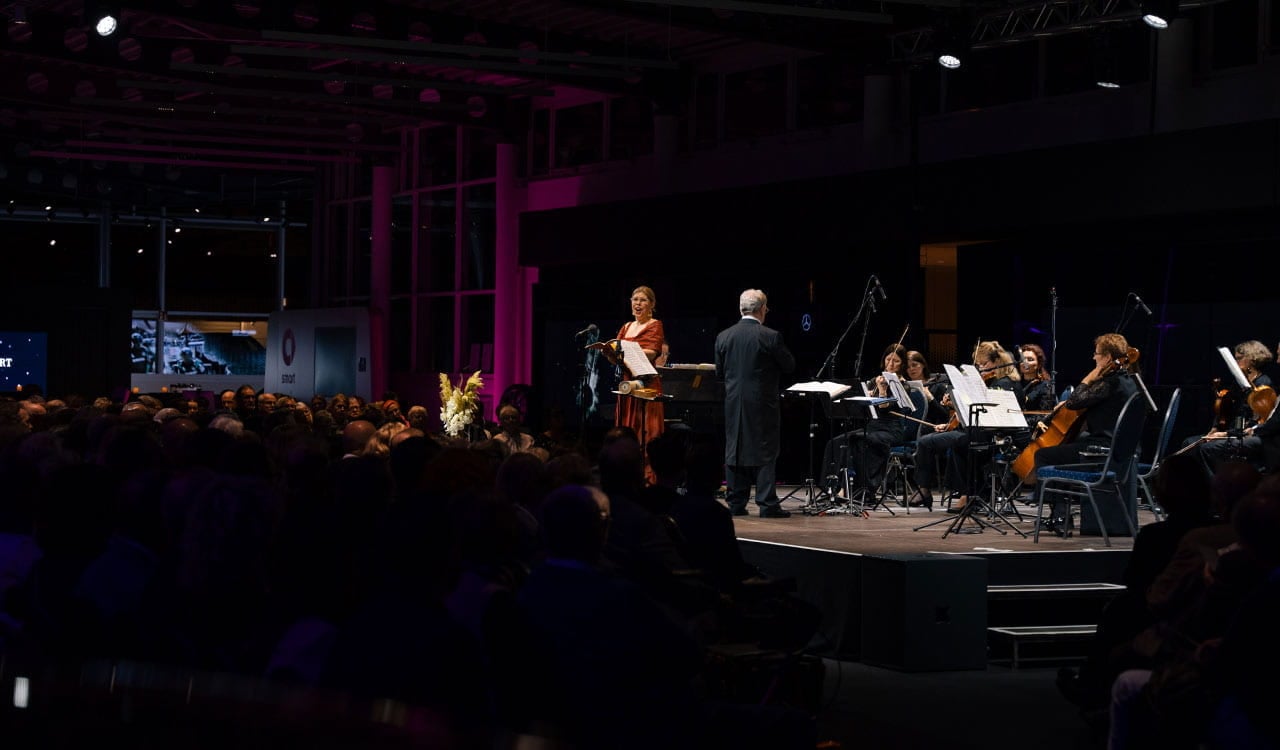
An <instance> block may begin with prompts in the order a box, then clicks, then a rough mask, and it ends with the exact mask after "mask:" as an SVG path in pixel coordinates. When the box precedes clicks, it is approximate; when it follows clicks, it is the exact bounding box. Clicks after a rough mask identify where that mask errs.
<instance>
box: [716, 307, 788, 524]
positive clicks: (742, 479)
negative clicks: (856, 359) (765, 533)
mask: <svg viewBox="0 0 1280 750" xmlns="http://www.w3.org/2000/svg"><path fill="white" fill-rule="evenodd" d="M767 303H768V298H767V297H765V294H764V292H762V291H760V290H759V289H748V290H747V291H745V292H743V293H742V295H741V296H740V297H739V298H738V312H740V313H741V314H742V319H741V320H739V321H738V323H737V325H734V326H730V327H729V328H726V329H725V330H723V331H721V332H720V334H719V335H718V336H716V377H718V378H719V379H720V380H723V381H724V433H725V441H724V461H725V464H726V475H727V479H728V484H729V487H728V495H727V499H728V501H729V509H730V510H731V511H733V514H734V515H736V516H745V515H747V500H748V499H749V498H750V495H751V485H752V484H754V485H755V486H756V505H758V506H760V517H761V518H786V517H787V516H790V515H791V514H790V513H788V512H787V511H785V510H783V509H782V507H781V501H779V500H778V490H777V476H776V473H777V471H776V463H777V459H778V444H779V440H780V439H779V425H780V424H781V422H782V413H781V410H780V408H779V406H778V398H779V392H780V390H781V386H780V383H779V380H780V379H781V376H782V375H783V374H784V373H789V372H791V371H792V370H794V369H795V367H796V358H795V356H794V355H792V354H791V350H790V349H788V348H787V345H786V344H784V343H783V341H782V334H781V333H780V332H778V331H775V330H773V329H772V328H769V327H768V326H766V325H765V324H764V316H765V314H766V313H768V312H769V306H768V304H767Z"/></svg>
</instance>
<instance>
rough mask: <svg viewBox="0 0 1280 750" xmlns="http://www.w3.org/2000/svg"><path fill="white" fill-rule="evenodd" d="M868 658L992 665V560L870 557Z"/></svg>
mask: <svg viewBox="0 0 1280 750" xmlns="http://www.w3.org/2000/svg"><path fill="white" fill-rule="evenodd" d="M861 652H862V653H861V657H862V661H863V662H865V663H867V664H873V665H876V666H882V667H890V668H892V669H901V670H904V671H908V672H942V671H947V670H957V669H986V667H987V561H986V559H985V558H981V557H968V556H964V555H927V554H920V555H886V556H883V557H864V558H862V649H861Z"/></svg>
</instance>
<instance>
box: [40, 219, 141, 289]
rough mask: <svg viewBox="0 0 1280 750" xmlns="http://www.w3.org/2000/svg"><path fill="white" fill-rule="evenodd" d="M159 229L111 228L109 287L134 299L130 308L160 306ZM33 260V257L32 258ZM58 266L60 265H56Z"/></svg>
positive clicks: (124, 225)
mask: <svg viewBox="0 0 1280 750" xmlns="http://www.w3.org/2000/svg"><path fill="white" fill-rule="evenodd" d="M159 236H160V230H159V229H155V228H152V229H146V228H144V227H142V226H138V225H130V224H122V225H119V226H113V227H112V228H111V285H112V286H113V287H124V288H127V289H129V290H130V292H131V294H132V295H133V306H134V307H137V308H139V309H143V310H155V309H156V308H158V307H159V306H160V299H159V296H158V295H159V291H158V289H157V286H156V285H157V279H156V274H157V267H158V263H159V252H158V247H157V245H156V243H157V242H159V240H158V239H157V238H158V237H159ZM33 257H36V256H33ZM58 265H61V264H58Z"/></svg>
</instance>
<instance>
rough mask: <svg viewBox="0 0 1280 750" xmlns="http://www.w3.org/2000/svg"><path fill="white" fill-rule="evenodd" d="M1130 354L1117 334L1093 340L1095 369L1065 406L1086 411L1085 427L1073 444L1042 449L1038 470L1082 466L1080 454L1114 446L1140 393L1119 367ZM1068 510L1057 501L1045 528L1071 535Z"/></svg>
mask: <svg viewBox="0 0 1280 750" xmlns="http://www.w3.org/2000/svg"><path fill="white" fill-rule="evenodd" d="M1128 353H1129V342H1128V341H1127V340H1126V339H1125V337H1124V336H1121V335H1120V334H1118V333H1104V334H1102V335H1101V336H1099V337H1097V338H1096V339H1094V340H1093V369H1092V370H1090V371H1089V373H1088V374H1087V375H1085V376H1084V379H1083V380H1081V381H1080V385H1078V386H1076V388H1075V389H1074V390H1073V391H1072V392H1071V396H1070V397H1069V398H1068V399H1067V400H1066V401H1065V402H1063V404H1062V406H1063V407H1064V408H1066V409H1070V410H1073V411H1077V412H1083V414H1082V415H1080V416H1079V417H1078V419H1083V420H1084V423H1083V427H1082V429H1081V431H1080V432H1079V433H1078V434H1077V435H1076V437H1075V439H1074V440H1071V441H1070V442H1064V443H1059V444H1058V445H1050V446H1045V447H1042V448H1039V449H1038V450H1037V451H1036V453H1035V457H1034V458H1035V466H1036V467H1040V466H1056V465H1059V464H1073V463H1080V462H1081V455H1082V454H1081V451H1083V450H1085V449H1088V448H1096V447H1103V446H1109V445H1110V444H1111V437H1112V433H1113V432H1114V431H1115V426H1116V420H1117V419H1119V418H1120V411H1121V409H1123V408H1124V404H1125V402H1126V401H1127V400H1128V399H1129V396H1131V395H1133V394H1134V393H1136V392H1137V390H1138V386H1137V385H1136V384H1135V383H1134V382H1133V378H1131V377H1130V376H1129V372H1128V370H1127V369H1126V368H1125V367H1124V366H1118V363H1124V362H1127V359H1128ZM1034 481H1035V479H1034V474H1031V475H1029V476H1028V477H1026V478H1025V482H1026V483H1027V484H1031V483H1032V482H1034ZM1068 511H1069V507H1068V506H1067V505H1066V503H1064V502H1063V501H1062V500H1061V499H1058V500H1055V502H1054V506H1053V511H1052V513H1051V516H1050V519H1049V521H1048V522H1045V523H1043V525H1042V528H1046V529H1048V530H1050V531H1053V532H1054V533H1055V534H1057V535H1058V536H1063V537H1065V536H1069V535H1070V533H1071V529H1072V527H1073V525H1074V524H1073V522H1072V520H1071V515H1070V513H1069V512H1068Z"/></svg>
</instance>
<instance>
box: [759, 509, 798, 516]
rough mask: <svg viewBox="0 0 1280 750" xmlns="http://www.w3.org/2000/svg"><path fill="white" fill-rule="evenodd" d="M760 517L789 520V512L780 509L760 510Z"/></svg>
mask: <svg viewBox="0 0 1280 750" xmlns="http://www.w3.org/2000/svg"><path fill="white" fill-rule="evenodd" d="M760 517H761V518H790V517H791V511H789V510H783V509H782V508H761V509H760Z"/></svg>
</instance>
